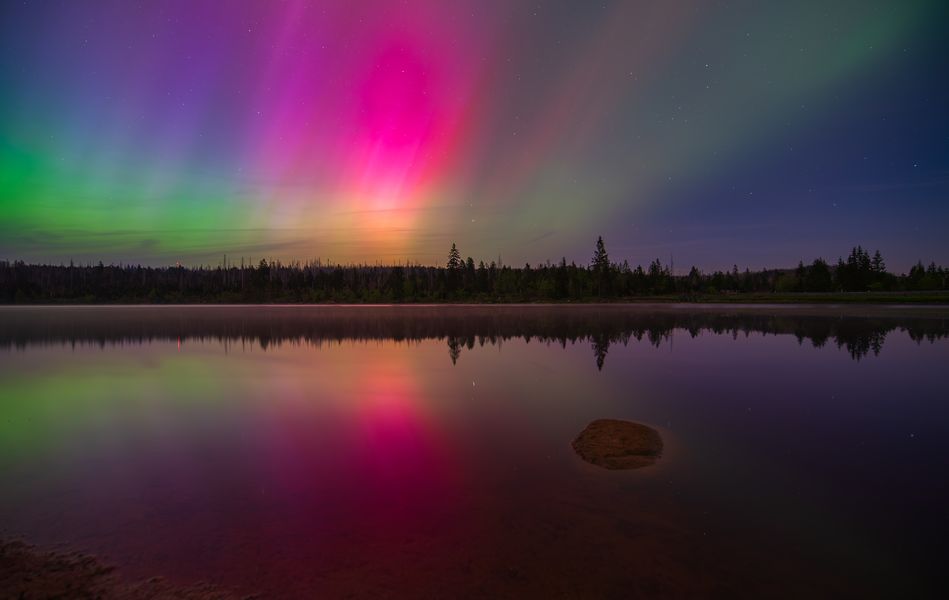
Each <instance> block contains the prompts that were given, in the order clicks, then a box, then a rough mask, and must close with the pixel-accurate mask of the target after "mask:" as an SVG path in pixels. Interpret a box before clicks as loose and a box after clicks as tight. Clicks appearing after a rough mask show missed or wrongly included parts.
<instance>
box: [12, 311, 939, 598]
mask: <svg viewBox="0 0 949 600" xmlns="http://www.w3.org/2000/svg"><path fill="white" fill-rule="evenodd" d="M947 336H949V310H947V309H942V308H925V307H917V308H900V307H885V308H883V307H880V308H874V307H822V308H816V307H773V306H772V307H768V306H757V307H730V306H727V307H699V308H694V307H678V306H660V307H649V306H633V307H623V306H602V307H596V306H591V307H541V306H527V307H338V308H316V307H313V308H310V307H266V308H262V307H226V308H222V307H193V308H182V307H158V308H145V307H139V308H134V307H128V308H121V307H109V308H105V307H104V308H88V307H85V308H83V307H77V308H2V309H0V382H2V385H0V534H2V536H3V537H6V538H11V537H22V538H23V539H25V540H27V541H29V542H32V543H35V544H38V545H40V546H41V547H66V548H69V549H81V550H84V551H87V552H91V553H94V554H97V555H99V556H101V557H103V558H105V559H106V560H107V561H109V562H112V563H114V564H117V565H119V567H120V572H121V573H122V574H123V575H125V576H128V577H129V578H146V577H150V576H153V575H164V576H166V577H168V578H169V579H171V580H172V581H174V582H179V583H182V584H187V583H192V582H196V581H212V582H215V583H218V584H221V585H224V586H226V587H229V588H232V589H235V590H237V591H239V592H241V593H248V594H249V593H260V594H262V595H263V597H278V598H283V597H288V598H293V597H297V598H309V597H315V596H321V597H337V596H347V595H350V596H356V597H378V596H396V597H399V596H411V597H439V598H445V597H466V596H473V597H485V598H494V597H580V598H587V597H615V598H628V597H765V596H767V597H841V596H846V597H870V596H876V597H938V596H940V595H941V591H942V583H943V582H942V581H941V580H940V578H941V576H942V571H943V570H944V567H945V561H946V559H947V557H949V554H947V552H946V541H945V540H946V539H947V535H949V518H947V509H946V506H947V504H949V407H947V401H949V337H947ZM604 417H609V418H620V419H630V420H634V421H638V422H642V423H646V424H649V425H651V426H653V427H655V428H656V429H658V430H659V431H660V432H661V433H662V435H663V438H664V440H665V444H666V450H665V453H664V455H663V457H662V458H661V459H660V460H659V462H658V463H657V464H656V465H654V466H652V467H647V468H644V469H640V470H635V471H622V472H618V471H607V470H604V469H600V468H598V467H595V466H593V465H589V464H586V463H584V462H582V461H581V460H580V459H579V458H577V456H576V455H575V454H574V453H573V451H572V449H571V447H570V442H571V440H572V439H573V438H574V437H575V436H576V435H577V433H578V432H580V431H581V430H582V429H583V428H584V427H585V426H586V425H587V424H588V423H589V422H590V421H592V420H594V419H597V418H604ZM57 544H59V545H61V546H56V545H57ZM62 545H64V546H62ZM0 596H2V594H0Z"/></svg>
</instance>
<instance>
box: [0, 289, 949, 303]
mask: <svg viewBox="0 0 949 600" xmlns="http://www.w3.org/2000/svg"><path fill="white" fill-rule="evenodd" d="M201 304H206V305H222V306H223V305H235V304H238V305H260V306H270V305H275V304H299V305H322V306H338V305H351V304H356V305H361V304H366V305H369V304H398V305H405V306H414V305H429V304H436V305H446V306H451V305H471V304H477V305H496V304H497V305H499V304H543V305H588V304H938V305H942V304H949V291H931V292H791V293H733V294H694V295H685V294H675V295H672V294H666V295H650V296H629V297H621V298H584V299H571V300H542V299H527V300H521V299H518V298H510V297H504V298H466V299H464V300H444V301H438V300H434V301H433V300H431V299H426V300H424V301H418V302H413V301H405V300H403V301H400V302H369V301H366V302H360V301H358V300H357V301H350V302H335V301H324V302H300V301H297V300H294V299H285V298H271V299H267V300H261V299H260V298H255V297H246V298H244V297H241V296H239V295H233V294H232V295H228V296H227V297H222V298H213V299H203V300H197V301H196V300H195V299H187V300H185V299H183V300H181V301H160V302H144V301H141V300H138V299H135V298H129V299H118V300H112V299H108V300H106V299H98V298H95V297H87V298H82V299H70V300H52V301H45V302H44V301H28V302H0V306H46V305H50V306H82V305H103V306H110V305H116V306H128V305H141V306H165V305H201Z"/></svg>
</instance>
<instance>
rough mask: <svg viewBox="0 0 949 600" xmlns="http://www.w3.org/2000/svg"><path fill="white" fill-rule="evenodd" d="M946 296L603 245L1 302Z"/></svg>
mask: <svg viewBox="0 0 949 600" xmlns="http://www.w3.org/2000/svg"><path fill="white" fill-rule="evenodd" d="M947 289H949V269H946V268H943V267H941V266H936V264H935V263H930V265H929V266H928V267H927V266H924V265H923V264H922V262H920V263H918V264H916V265H914V266H913V267H912V268H911V269H910V271H909V273H908V274H904V275H897V274H893V273H890V272H888V271H887V270H886V263H885V261H884V259H883V257H882V255H881V254H880V252H879V251H876V252H875V253H874V254H873V255H872V256H871V255H870V254H869V252H868V251H866V250H864V249H863V248H862V247H861V246H857V247H855V248H853V249H852V250H851V252H850V254H849V256H848V257H847V259H846V260H844V259H838V261H837V263H836V264H835V265H831V264H830V263H828V262H827V261H825V260H824V259H822V258H817V259H815V260H814V261H813V262H811V263H810V264H808V265H805V264H804V263H803V261H802V262H801V263H800V264H799V265H798V267H797V268H796V269H763V270H758V271H751V270H749V269H745V270H744V271H739V270H738V267H737V265H736V266H735V267H733V268H732V270H730V271H720V270H719V271H715V272H712V273H703V272H701V271H700V270H699V269H697V268H696V267H692V268H691V269H690V270H689V272H688V274H685V275H679V274H674V273H673V272H672V269H671V268H670V267H669V266H668V265H664V264H662V263H661V262H660V261H659V260H658V259H656V260H653V261H652V262H651V263H649V265H648V266H647V267H645V268H644V267H642V266H636V267H635V268H634V267H631V266H630V265H629V262H628V261H626V260H624V261H623V262H621V263H618V262H613V261H611V260H610V257H609V254H608V253H607V250H606V245H605V243H604V241H603V238H602V237H600V238H598V239H597V241H596V245H595V250H594V253H593V257H592V259H591V261H590V263H589V264H586V265H578V264H576V263H575V262H571V263H568V262H567V260H566V259H565V258H564V259H561V260H560V262H559V263H550V262H547V263H544V264H539V265H533V266H532V265H530V264H525V265H524V266H523V267H512V266H509V265H502V264H499V263H498V262H494V261H491V262H489V263H485V262H484V261H479V262H478V263H477V264H475V261H474V259H473V258H471V257H468V258H466V259H463V258H462V255H461V252H460V251H459V250H458V248H457V246H456V245H455V244H452V246H451V249H450V250H449V253H448V260H447V262H446V263H445V266H444V267H435V266H425V265H392V266H378V265H339V264H335V265H330V264H324V263H322V262H321V261H310V262H306V263H301V262H290V263H283V262H281V261H279V260H271V261H268V260H266V259H261V260H260V262H259V263H257V264H253V265H251V264H248V265H245V264H243V262H242V264H241V265H240V266H237V265H234V264H229V263H227V261H226V259H225V261H224V262H223V263H222V264H220V265H218V266H215V267H212V266H198V267H184V266H181V265H176V266H174V267H149V266H142V265H123V264H119V265H115V264H111V265H105V264H103V263H102V262H99V263H98V264H96V265H75V264H73V263H70V264H69V265H37V264H26V263H24V262H22V261H14V262H7V261H0V302H2V303H8V304H9V303H24V304H26V303H56V302H78V303H92V302H102V303H111V302H128V303H143V302H153V303H182V302H195V303H203V302H215V303H216V302H220V303H241V302H291V303H300V302H355V303H375V302H531V301H577V302H582V301H595V300H615V299H623V298H635V297H648V296H673V297H679V298H681V299H690V298H699V297H702V296H716V295H737V294H752V293H756V294H769V293H779V294H788V293H800V292H867V291H880V292H906V291H936V290H947Z"/></svg>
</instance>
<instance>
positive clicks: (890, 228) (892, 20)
mask: <svg viewBox="0 0 949 600" xmlns="http://www.w3.org/2000/svg"><path fill="white" fill-rule="evenodd" d="M947 6H949V3H947V2H945V1H935V2H922V1H920V2H913V1H899V2H896V1H893V0H888V1H875V0H860V1H854V2H836V1H835V2H828V1H826V0H823V1H819V2H787V1H783V2H760V1H749V2H649V3H647V2H605V3H603V2H599V3H594V2H566V1H565V2H536V1H533V2H513V1H512V2H509V1H496V2H489V1H485V0H469V1H457V2H449V1H445V0H421V1H406V2H397V1H383V0H371V1H367V2H360V1H356V0H330V1H327V2H303V1H266V2H265V1H263V0H260V1H251V0H247V1H243V2H239V1H233V2H220V1H201V0H181V1H170V2H135V1H132V0H117V1H114V2H93V1H88V2H76V1H63V2H52V1H48V2H32V1H28V2H22V1H18V0H16V1H15V0H7V1H5V2H3V3H2V6H0V259H25V260H28V261H43V262H46V261H52V262H56V263H59V262H68V261H69V260H70V259H73V260H76V261H98V260H100V259H101V260H103V261H105V262H107V263H108V262H126V263H128V262H132V263H135V262H142V263H147V264H168V263H174V262H175V261H180V262H181V263H182V264H196V263H211V264H218V263H219V262H220V261H221V257H222V255H224V254H225V253H226V254H227V255H228V256H229V258H231V259H234V260H239V257H241V256H244V257H253V258H255V259H259V258H261V257H268V258H279V259H310V258H317V257H322V258H323V259H329V260H332V261H334V262H335V261H340V262H350V261H359V262H370V263H380V262H382V263H393V262H397V261H399V262H404V261H411V262H421V263H444V260H445V256H446V255H447V249H448V247H449V246H450V244H451V242H453V241H455V242H457V243H458V246H459V248H460V249H461V251H462V254H463V255H464V256H468V255H471V256H473V257H475V259H476V260H479V259H485V260H491V259H494V260H496V259H497V257H498V256H499V255H500V256H501V257H502V259H503V261H504V262H505V263H507V264H518V265H519V264H523V263H524V262H525V261H530V262H531V263H536V262H541V261H545V260H548V259H549V260H551V261H556V260H559V259H560V257H561V256H566V258H567V259H568V260H576V261H578V262H583V263H586V262H588V261H589V258H590V255H591V254H592V250H593V243H594V241H595V239H596V236H597V235H600V234H602V235H603V236H604V238H605V239H606V242H607V247H608V249H609V251H610V253H611V256H612V258H613V259H618V260H622V259H624V258H628V259H629V260H630V262H631V263H633V264H637V263H642V264H646V263H648V262H649V261H650V260H652V259H653V258H656V257H658V258H661V259H662V261H663V262H668V261H669V260H670V257H674V261H675V265H676V269H677V271H679V270H680V268H681V269H682V270H683V272H684V270H685V269H687V268H688V266H691V265H693V264H694V265H697V266H698V267H700V268H702V269H706V270H710V269H716V268H730V267H731V265H732V264H733V263H737V264H738V265H739V266H740V267H742V268H743V267H745V266H748V267H751V268H758V267H764V266H779V267H782V266H794V265H796V264H797V262H798V260H799V259H804V260H805V261H810V260H811V259H813V258H814V257H816V256H823V257H825V258H827V259H830V260H836V258H837V257H838V256H841V255H844V256H845V255H846V254H847V252H848V251H849V248H850V247H851V246H853V245H856V244H862V245H864V246H865V247H869V248H871V249H876V248H879V249H880V250H881V251H882V252H883V255H884V257H886V259H887V263H888V265H889V266H890V268H891V270H896V271H904V270H906V269H908V267H909V266H910V264H911V263H915V262H916V260H918V259H922V260H924V261H925V262H929V261H930V260H935V261H937V262H940V263H943V264H949V234H947V232H949V35H946V24H947V23H949V9H947V8H946V7H947Z"/></svg>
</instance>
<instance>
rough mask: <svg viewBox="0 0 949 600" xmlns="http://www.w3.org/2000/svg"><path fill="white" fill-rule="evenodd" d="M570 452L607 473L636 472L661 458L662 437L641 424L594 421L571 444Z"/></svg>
mask: <svg viewBox="0 0 949 600" xmlns="http://www.w3.org/2000/svg"><path fill="white" fill-rule="evenodd" d="M573 449H574V450H575V451H576V452H577V454H579V455H580V458H582V459H583V460H585V461H587V462H589V463H593V464H595V465H597V466H600V467H604V468H606V469H639V468H641V467H648V466H649V465H651V464H653V463H654V462H656V459H658V458H659V456H660V455H661V454H662V437H660V435H659V432H658V431H656V430H655V429H653V428H652V427H647V426H645V425H642V424H640V423H633V422H632V421H620V420H618V419H597V420H596V421H593V422H592V423H590V424H589V425H587V428H586V429H584V430H583V431H581V432H580V435H578V436H577V439H575V440H573Z"/></svg>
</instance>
